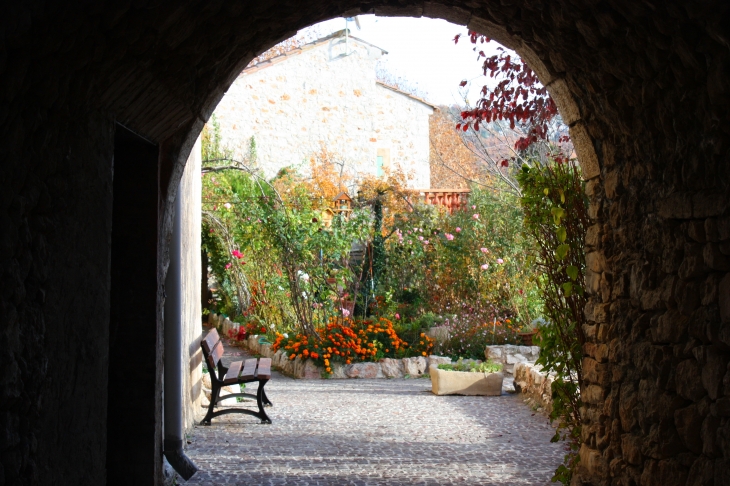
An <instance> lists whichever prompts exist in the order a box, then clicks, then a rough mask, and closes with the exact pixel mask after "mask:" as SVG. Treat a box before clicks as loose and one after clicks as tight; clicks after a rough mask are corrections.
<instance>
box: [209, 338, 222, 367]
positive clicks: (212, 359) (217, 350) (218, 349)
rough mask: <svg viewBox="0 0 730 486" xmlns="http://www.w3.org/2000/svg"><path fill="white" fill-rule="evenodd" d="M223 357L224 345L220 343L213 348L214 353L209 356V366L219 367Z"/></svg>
mask: <svg viewBox="0 0 730 486" xmlns="http://www.w3.org/2000/svg"><path fill="white" fill-rule="evenodd" d="M222 356H223V343H222V342H220V341H218V342H217V343H216V345H215V347H214V348H213V351H212V352H211V353H210V355H209V356H208V364H209V365H210V366H211V367H212V368H215V367H216V366H217V365H218V362H219V361H220V360H221V357H222Z"/></svg>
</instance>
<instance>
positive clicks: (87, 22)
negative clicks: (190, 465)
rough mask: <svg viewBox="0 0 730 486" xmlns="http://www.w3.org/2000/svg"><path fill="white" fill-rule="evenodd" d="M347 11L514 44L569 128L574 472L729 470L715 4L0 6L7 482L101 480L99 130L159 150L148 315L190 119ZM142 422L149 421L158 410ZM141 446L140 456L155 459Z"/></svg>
mask: <svg viewBox="0 0 730 486" xmlns="http://www.w3.org/2000/svg"><path fill="white" fill-rule="evenodd" d="M366 13H375V14H377V15H384V16H392V15H397V16H411V17H421V16H423V17H433V18H442V19H445V20H449V21H451V22H453V23H456V24H460V25H466V26H468V27H469V28H470V29H473V30H476V31H478V32H481V33H484V34H486V35H489V36H490V37H492V38H494V39H495V40H497V41H499V42H500V43H502V44H504V45H505V46H507V47H510V48H512V49H514V50H516V51H517V52H518V53H519V54H520V55H521V56H523V57H524V58H525V59H526V60H527V61H528V63H529V64H530V65H531V67H532V68H533V69H534V70H535V71H536V73H537V74H538V76H539V77H540V79H541V81H542V82H543V83H544V84H545V85H547V86H548V88H549V90H550V92H551V94H552V96H553V97H554V98H555V99H556V102H557V103H558V107H559V109H560V112H561V115H562V116H563V118H564V120H565V121H566V123H568V125H569V126H570V127H571V136H572V138H573V140H574V142H575V145H576V151H577V153H578V156H579V158H580V161H581V164H582V167H583V171H584V175H585V177H586V179H587V184H586V193H587V197H588V198H589V200H590V216H591V218H592V222H593V225H592V226H591V228H590V230H589V233H588V239H587V248H586V251H587V255H588V258H587V261H588V263H589V276H588V282H589V286H590V289H589V290H590V294H591V298H590V302H589V304H588V307H587V308H586V315H587V316H588V318H589V321H590V324H589V325H588V326H587V328H586V329H585V331H586V335H587V336H589V340H590V343H589V345H587V346H586V348H585V350H584V351H585V354H586V358H585V362H584V369H585V370H586V371H585V383H584V390H587V392H586V394H585V395H584V402H585V407H586V413H585V416H586V417H587V424H586V426H585V427H584V428H583V442H584V445H583V449H582V450H581V465H580V469H579V473H580V474H579V478H580V480H581V481H584V482H585V483H588V484H653V483H654V482H656V483H659V482H661V483H663V484H664V485H673V484H685V481H686V480H687V478H696V477H699V478H704V479H703V480H704V481H705V482H704V483H701V484H713V483H714V484H716V485H720V484H727V483H726V482H723V481H725V480H726V478H727V477H730V465H729V464H730V462H729V461H730V402H729V400H730V372H728V361H730V276H729V275H728V272H729V271H730V216H729V214H728V209H727V208H728V204H729V203H730V202H729V200H728V194H729V191H728V189H729V188H728V183H729V182H730V174H729V173H728V171H729V169H728V167H730V164H729V163H728V162H729V161H728V158H729V148H730V123H729V121H730V120H728V113H730V35H728V31H727V25H730V18H729V17H730V7H728V4H727V3H726V2H723V1H719V0H714V1H712V0H709V1H707V2H704V3H700V2H697V3H694V4H692V5H691V6H690V5H689V4H688V3H687V2H666V1H645V2H641V3H639V2H635V1H629V0H626V1H603V2H602V1H599V0H591V1H585V2H578V1H575V0H555V1H547V0H545V1H530V0H513V1H506V0H502V1H501V2H500V1H496V0H490V1H476V0H460V1H457V0H442V1H438V2H423V1H408V0H403V1H392V0H380V1H368V2H365V1H357V0H338V1H335V0H332V1H326V0H311V1H307V2H304V1H293V0H285V1H283V0H278V1H273V0H272V1H269V2H253V1H230V2H224V1H217V2H193V1H191V2H186V3H181V2H177V1H173V0H158V1H155V2H152V1H150V2H147V3H145V2H136V3H135V4H134V5H130V4H128V5H124V6H121V5H119V6H118V5H101V4H100V5H90V6H87V7H85V8H84V9H78V10H77V9H75V8H74V7H73V6H68V5H66V6H55V5H49V6H46V7H38V8H35V7H27V6H24V5H18V6H14V7H13V8H12V9H10V8H9V9H8V12H7V15H6V16H5V18H4V19H3V23H4V24H5V25H4V28H5V30H4V31H5V33H6V34H5V40H4V41H3V42H4V46H5V50H6V52H7V54H6V55H4V56H3V57H2V58H0V79H2V81H0V83H2V85H3V89H2V90H0V92H2V93H4V97H5V101H4V102H3V103H4V105H5V106H4V107H2V108H0V125H1V127H2V130H0V146H1V147H2V149H0V150H1V151H2V155H3V156H4V157H3V161H4V162H3V163H4V167H5V170H4V173H5V177H4V179H3V180H2V181H1V182H0V194H2V196H1V197H0V202H1V203H2V204H1V205H0V218H2V220H3V223H2V224H3V227H4V228H7V231H6V236H5V237H4V238H3V240H2V242H3V245H4V246H3V248H4V249H5V252H3V256H2V258H3V259H4V260H3V261H4V262H5V263H4V265H3V266H2V267H0V271H2V272H3V273H2V281H3V282H5V289H6V291H5V292H4V293H3V294H2V296H0V304H2V306H3V307H2V308H3V312H4V314H5V315H6V316H7V318H6V319H5V327H0V343H2V344H3V346H5V347H6V348H7V350H8V352H7V353H6V355H5V357H3V358H2V359H0V363H3V364H2V366H3V368H4V369H5V370H9V371H7V372H6V375H5V378H4V379H3V380H4V381H3V387H4V388H3V390H4V394H3V395H2V397H1V398H0V412H2V413H4V414H5V417H6V418H5V420H6V422H7V423H8V424H10V425H9V426H8V428H7V430H8V432H7V434H6V435H7V437H8V438H7V439H6V440H5V441H4V442H0V461H1V462H2V465H3V469H2V471H4V474H5V478H18V482H19V483H20V484H36V483H40V482H46V483H47V482H48V481H49V480H50V479H52V478H54V477H56V476H55V475H56V474H57V473H58V472H59V471H64V475H65V476H64V477H67V478H68V481H70V483H74V484H99V483H100V482H103V481H104V477H105V475H106V474H107V473H106V472H105V470H104V466H103V463H104V459H103V457H102V456H103V454H102V456H100V455H99V452H98V451H99V450H101V451H103V450H105V448H106V429H107V423H106V418H107V417H106V412H105V410H106V401H105V400H106V392H105V391H104V390H106V388H105V387H106V384H107V376H106V374H105V373H106V363H107V362H108V352H106V351H104V350H105V349H108V347H109V342H108V341H109V333H108V332H104V331H101V330H99V329H100V328H103V327H104V326H105V325H106V323H108V321H109V279H110V268H109V265H110V263H109V246H110V241H111V240H110V239H111V235H112V228H111V207H112V203H113V188H112V182H113V159H114V130H115V128H114V122H117V123H120V124H122V125H124V126H125V127H127V128H129V129H130V130H131V131H132V132H135V133H136V134H138V135H140V136H141V137H143V138H144V139H147V140H148V141H150V142H152V143H153V144H156V145H157V146H158V147H159V160H158V178H159V180H158V184H159V195H158V207H157V213H156V215H153V216H154V217H156V218H157V221H158V226H157V249H156V252H157V254H156V255H155V257H156V258H157V265H158V275H157V282H158V285H157V294H158V295H157V302H158V313H157V320H158V323H157V325H158V326H159V325H160V322H161V302H162V286H161V282H164V274H165V269H166V266H167V264H166V260H167V250H166V248H167V241H169V232H170V208H171V205H172V201H173V199H174V197H175V191H176V189H175V188H176V187H177V182H178V181H179V179H180V177H181V174H182V169H183V165H184V161H185V159H186V158H187V155H188V153H189V151H190V148H191V147H192V144H193V142H194V140H195V138H196V137H197V135H198V133H199V131H200V129H201V128H202V125H203V124H204V122H205V120H206V119H207V118H208V116H209V115H210V114H211V113H212V111H213V109H214V108H215V106H216V105H217V103H218V102H219V100H220V99H221V97H222V96H223V94H224V93H225V91H226V89H227V88H228V87H229V86H230V84H231V83H232V82H233V80H234V79H235V77H236V76H237V75H238V73H239V72H240V71H241V70H242V69H243V68H244V67H245V65H246V64H247V63H248V62H249V60H250V59H252V58H253V57H254V56H255V55H257V54H259V53H261V52H263V51H264V50H266V49H267V48H268V47H270V46H272V45H273V44H275V43H276V42H278V41H280V40H283V39H285V38H287V37H290V36H291V35H293V34H294V33H295V32H296V31H297V30H298V29H301V28H303V27H306V26H308V25H311V24H313V23H316V22H319V21H322V20H326V19H329V18H333V17H337V16H343V15H348V16H349V15H358V14H366ZM445 42H448V39H446V40H445ZM433 69H434V70H438V69H439V66H437V65H435V66H433ZM128 263H129V264H130V265H132V264H134V262H133V261H130V262H128ZM158 355H159V350H158ZM130 359H133V358H132V357H130ZM158 359H159V356H158ZM2 360H5V361H2ZM89 369H91V370H93V372H92V373H90V374H89V376H85V378H84V379H81V378H79V377H81V376H84V373H86V370H89ZM70 379H71V380H74V381H73V382H74V383H75V385H74V387H68V386H67V384H68V382H69V380H70ZM100 390H101V392H100ZM51 403H60V405H59V407H58V408H57V409H51V407H50V406H49V405H48V404H51ZM74 404H83V406H82V407H81V408H82V409H83V410H82V412H83V413H81V416H80V415H79V414H78V411H77V410H74V409H73V406H75V405H74ZM149 413H150V414H151V415H150V417H147V419H149V420H154V421H156V423H157V427H158V428H159V420H160V415H159V410H150V412H149ZM80 417H82V418H80ZM61 421H64V423H66V424H71V425H68V426H65V427H64V426H61V425H60V423H61ZM157 435H158V436H159V434H157ZM150 440H152V439H150ZM160 440H161V436H159V437H156V438H155V439H154V441H160ZM60 443H64V444H79V445H78V447H77V448H76V449H74V448H73V447H63V448H59V447H58V446H57V444H60ZM82 443H83V444H85V445H80V444H82ZM156 445H158V444H155V443H153V444H151V445H150V447H149V454H150V457H155V460H156V461H158V462H161V460H160V458H159V447H156ZM60 449H62V450H60ZM68 457H70V458H71V459H70V461H71V463H73V464H74V467H71V466H68V465H64V464H67V462H68V461H69V459H68ZM2 471H0V472H2ZM155 474H159V470H156V472H155ZM109 475H110V476H109V477H108V480H109V482H114V480H115V478H114V477H113V476H112V472H111V471H110V472H109ZM10 482H12V481H10ZM698 484H700V483H698Z"/></svg>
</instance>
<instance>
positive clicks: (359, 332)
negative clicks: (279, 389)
mask: <svg viewBox="0 0 730 486" xmlns="http://www.w3.org/2000/svg"><path fill="white" fill-rule="evenodd" d="M317 334H318V336H312V337H310V336H307V335H305V334H297V335H295V336H291V337H287V336H285V335H284V334H281V333H277V334H276V340H275V341H274V344H273V346H272V348H273V350H274V351H278V350H279V349H283V350H284V351H285V352H286V355H287V356H288V357H289V359H295V358H305V359H306V358H309V359H312V360H314V361H315V362H316V363H317V364H318V365H320V366H322V367H324V369H325V372H326V373H331V372H332V362H334V361H338V362H342V363H345V364H351V363H354V362H358V361H379V360H380V359H381V358H399V357H406V356H412V355H416V354H417V355H419V356H428V355H429V354H430V353H431V351H432V350H433V346H434V342H433V340H432V339H431V338H429V337H428V336H426V335H425V334H421V336H420V337H421V339H420V340H419V341H418V342H417V343H416V344H415V345H409V344H408V343H407V342H405V341H403V340H402V339H401V338H400V337H398V334H397V333H396V331H395V329H393V323H392V322H391V321H389V320H388V319H385V318H382V317H381V318H379V319H377V320H369V319H365V320H362V319H357V320H352V319H349V318H348V319H344V320H334V319H333V320H332V321H331V322H330V323H329V324H327V325H326V326H325V327H324V328H320V329H318V330H317Z"/></svg>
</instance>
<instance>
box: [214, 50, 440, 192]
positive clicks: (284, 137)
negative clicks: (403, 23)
mask: <svg viewBox="0 0 730 486" xmlns="http://www.w3.org/2000/svg"><path fill="white" fill-rule="evenodd" d="M340 40H342V39H341V38H333V39H330V40H329V41H325V42H322V43H320V44H316V45H314V46H311V45H310V46H308V47H306V48H305V49H303V50H295V51H293V52H291V53H289V54H288V55H287V56H283V57H280V58H276V59H275V60H273V61H267V62H264V63H261V64H259V65H257V66H255V67H253V68H249V69H246V70H245V71H244V72H243V73H242V74H241V75H240V76H239V77H238V78H237V79H236V80H235V81H234V83H233V85H232V86H231V87H230V88H229V89H228V92H227V93H226V96H224V97H223V99H222V100H221V102H220V104H219V105H218V107H217V108H216V110H215V116H216V118H217V120H218V122H219V123H220V130H221V135H222V139H223V144H224V145H227V146H229V147H230V148H232V149H233V150H234V152H235V153H236V154H237V157H239V158H241V159H243V158H244V157H245V156H246V154H248V153H249V143H250V138H251V137H252V136H253V137H254V138H255V141H256V154H257V156H256V163H257V166H258V167H260V168H262V169H263V170H264V173H265V174H266V176H267V177H273V176H274V175H275V174H276V173H277V171H278V170H279V169H281V168H282V167H286V166H292V165H293V166H295V167H301V168H302V169H303V170H304V171H308V170H309V163H310V162H309V160H310V158H311V157H312V156H313V155H314V154H315V153H317V152H320V151H321V150H322V149H323V148H324V149H326V150H327V151H328V152H329V153H331V154H333V155H334V158H335V160H336V161H338V162H339V161H340V160H343V161H345V163H346V171H347V172H349V173H350V174H351V175H352V176H355V177H357V178H360V177H363V176H365V175H375V173H376V165H375V163H376V157H377V156H378V155H382V156H383V157H384V161H385V164H386V166H387V165H388V163H390V165H391V168H396V167H400V168H401V169H403V170H404V171H406V172H410V173H412V175H413V180H412V181H411V182H410V187H413V188H428V187H430V168H429V162H428V157H429V142H428V133H429V132H428V117H429V115H430V114H431V113H433V108H432V107H431V106H429V105H426V104H424V103H422V102H420V101H418V100H416V99H414V98H412V97H410V96H407V95H405V94H403V93H400V92H398V91H394V90H391V89H389V88H386V87H384V86H382V85H380V84H377V83H376V80H375V63H376V62H377V59H378V58H379V57H380V56H381V53H382V52H383V51H381V50H380V49H379V48H377V47H374V46H371V45H369V44H366V43H363V42H360V41H357V40H355V39H353V38H350V41H349V49H350V52H351V54H350V55H348V56H346V57H340V56H341V55H343V54H344V53H345V49H346V48H345V44H344V43H341V42H338V41H340Z"/></svg>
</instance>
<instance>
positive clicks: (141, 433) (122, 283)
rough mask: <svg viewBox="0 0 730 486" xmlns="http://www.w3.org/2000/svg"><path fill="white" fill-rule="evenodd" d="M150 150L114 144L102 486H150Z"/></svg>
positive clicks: (153, 435) (153, 182)
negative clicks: (104, 465) (105, 443)
mask: <svg viewBox="0 0 730 486" xmlns="http://www.w3.org/2000/svg"><path fill="white" fill-rule="evenodd" d="M158 155H159V150H158V147H157V145H155V144H152V143H150V142H148V141H147V140H145V139H143V138H142V137H140V136H138V135H136V134H134V133H132V132H131V131H129V130H128V129H126V128H124V127H123V126H121V125H117V127H116V134H115V137H114V186H113V187H114V202H113V215H112V244H111V316H110V320H109V326H110V329H109V401H108V416H107V417H108V418H107V420H108V422H107V423H108V434H107V484H110V485H111V484H122V483H123V484H136V485H144V484H150V485H151V484H154V483H155V478H156V477H157V476H158V472H159V471H158V469H159V468H160V464H161V461H162V459H161V457H160V450H159V449H160V448H159V447H157V444H158V443H159V437H160V436H161V435H160V432H161V431H160V430H159V427H160V426H159V424H160V420H159V418H160V411H159V410H158V404H159V403H160V400H159V398H160V397H159V395H160V393H161V392H160V390H161V386H160V385H161V378H160V377H161V372H162V367H161V365H160V363H159V362H158V356H157V348H158V345H159V344H160V343H159V342H158V341H159V336H158V332H157V297H156V296H157V205H158V163H157V162H158Z"/></svg>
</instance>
